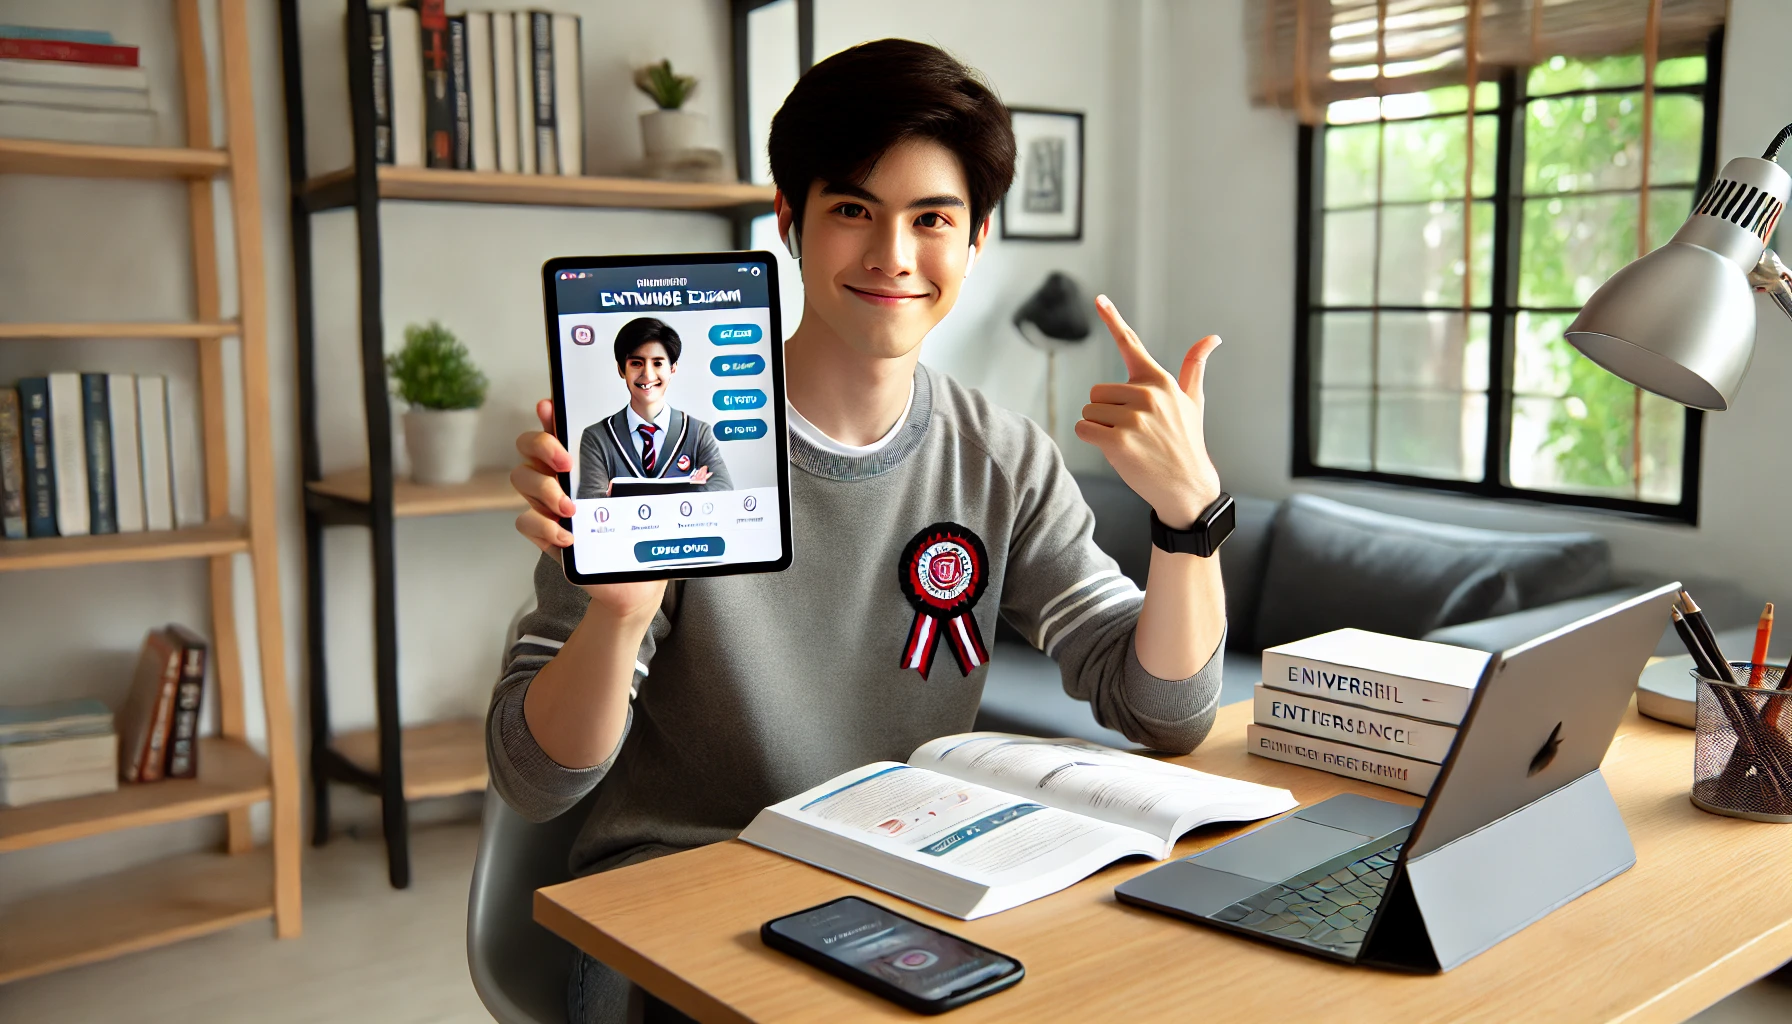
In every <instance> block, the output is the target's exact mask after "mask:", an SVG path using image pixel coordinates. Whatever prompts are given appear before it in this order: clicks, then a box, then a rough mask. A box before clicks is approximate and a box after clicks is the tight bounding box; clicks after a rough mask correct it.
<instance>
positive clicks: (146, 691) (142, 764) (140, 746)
mask: <svg viewBox="0 0 1792 1024" xmlns="http://www.w3.org/2000/svg"><path fill="white" fill-rule="evenodd" d="M181 654H182V646H181V643H180V641H179V639H177V638H176V637H174V636H173V635H171V634H170V633H169V632H168V631H167V630H165V629H152V630H150V631H149V635H147V636H145V637H144V638H143V647H142V649H141V650H140V651H139V652H138V655H137V671H136V675H135V676H133V677H132V680H131V690H130V695H129V696H128V697H127V698H126V701H125V706H124V714H123V715H122V716H120V720H119V723H118V737H119V751H118V768H119V775H120V777H121V778H122V779H123V780H124V781H125V782H155V781H157V780H158V779H160V778H161V777H162V773H163V771H164V770H165V766H166V761H167V748H168V724H169V722H170V721H171V720H172V719H173V716H174V699H175V696H176V694H177V692H178V691H179V689H180V676H181Z"/></svg>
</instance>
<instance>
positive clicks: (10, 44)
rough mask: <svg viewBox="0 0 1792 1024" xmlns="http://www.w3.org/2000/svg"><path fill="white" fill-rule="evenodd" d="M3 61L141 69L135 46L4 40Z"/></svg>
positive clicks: (1, 43) (0, 41) (0, 52)
mask: <svg viewBox="0 0 1792 1024" xmlns="http://www.w3.org/2000/svg"><path fill="white" fill-rule="evenodd" d="M0 57H4V58H6V59H8V60H61V61H68V62H69V63H72V64H110V65H112V66H114V67H121V68H134V67H136V66H137V48H136V47H135V46H106V45H103V44H100V43H65V42H63V41H61V40H59V39H14V38H12V37H11V36H0Z"/></svg>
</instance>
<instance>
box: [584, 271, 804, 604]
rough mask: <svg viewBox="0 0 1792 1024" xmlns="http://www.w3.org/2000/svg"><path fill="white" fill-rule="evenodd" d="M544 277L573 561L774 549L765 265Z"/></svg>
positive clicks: (700, 557)
mask: <svg viewBox="0 0 1792 1024" xmlns="http://www.w3.org/2000/svg"><path fill="white" fill-rule="evenodd" d="M554 285H555V292H556V299H557V301H558V304H559V313H560V323H559V332H560V337H559V345H560V370H561V379H562V382H563V384H564V386H565V389H566V394H565V396H564V401H565V406H566V408H565V416H566V426H567V447H568V449H569V450H570V451H571V453H572V457H573V468H572V497H573V502H574V504H575V505H577V506H578V511H577V512H576V513H575V514H574V516H573V520H572V535H573V547H574V555H575V559H576V562H577V564H578V567H579V569H580V570H581V571H583V572H587V573H599V572H639V571H643V570H650V569H661V568H677V567H685V566H701V565H725V564H738V563H742V562H766V561H772V560H774V559H776V558H778V557H779V556H780V555H781V554H782V552H781V550H780V548H781V545H782V538H781V536H780V531H779V522H780V513H779V500H780V499H779V496H778V444H777V435H776V429H777V422H778V421H777V417H776V414H775V410H774V408H773V406H772V402H773V400H774V398H775V397H776V394H777V391H776V389H775V388H774V387H773V384H772V345H773V344H774V343H776V342H777V341H779V340H780V339H775V338H773V337H772V336H771V335H772V330H771V309H770V302H771V299H772V296H771V294H770V292H769V289H768V287H767V281H766V274H765V270H764V269H763V268H762V267H761V266H760V265H759V264H757V263H738V264H737V263H707V264H692V265H678V266H656V267H626V268H619V269H599V270H561V271H558V272H557V273H556V274H555V281H554Z"/></svg>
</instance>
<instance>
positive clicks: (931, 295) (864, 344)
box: [779, 140, 988, 359]
mask: <svg viewBox="0 0 1792 1024" xmlns="http://www.w3.org/2000/svg"><path fill="white" fill-rule="evenodd" d="M969 197H970V189H969V186H968V184H967V182H966V179H965V173H964V167H963V165H962V164H961V163H960V162H959V160H958V157H957V156H956V155H954V154H953V152H952V151H951V150H949V149H947V148H946V147H945V146H943V145H941V144H939V143H938V142H934V141H932V140H909V141H905V142H900V143H898V144H897V145H895V146H893V147H891V148H890V149H889V150H888V151H886V152H885V153H884V154H883V156H882V157H880V158H879V159H878V160H877V162H876V164H875V165H874V166H873V167H872V169H871V173H870V174H869V175H867V176H866V178H865V180H864V181H862V182H823V181H816V182H812V183H811V184H810V185H809V195H808V198H807V201H806V202H805V204H804V206H803V225H802V250H801V251H802V254H803V264H802V267H803V290H804V304H805V307H806V308H805V310H804V316H805V318H807V317H808V316H811V315H812V316H816V317H818V318H820V319H821V320H822V321H823V322H824V323H825V324H826V325H827V326H828V327H829V328H830V329H831V331H830V333H832V334H833V335H834V336H835V337H837V338H839V339H840V340H841V341H842V342H844V343H845V344H847V345H849V346H851V347H852V348H854V349H856V350H858V351H859V352H861V353H863V354H864V355H868V356H872V357H874V358H883V359H891V358H897V357H900V356H904V355H907V354H908V353H910V352H912V351H914V349H915V348H916V347H917V346H919V345H920V344H921V340H922V339H923V338H925V337H927V333H928V332H929V331H931V330H933V327H934V325H935V324H937V323H939V322H940V320H942V319H944V318H945V316H946V314H947V313H949V312H951V310H952V306H953V304H954V303H955V302H957V301H958V292H959V288H960V287H961V286H962V285H963V283H964V276H965V266H966V263H967V262H968V260H969V258H970V252H971V242H972V240H973V237H975V239H976V240H977V241H978V242H979V244H981V242H982V240H983V238H984V237H986V236H987V234H988V223H987V221H986V222H985V223H984V224H983V225H981V226H980V229H979V230H976V231H975V232H974V231H973V228H972V225H971V210H970V202H969ZM780 207H781V216H780V224H779V227H780V228H781V229H783V228H787V227H790V225H789V221H790V220H792V219H793V217H792V215H791V214H790V213H788V212H786V211H788V207H787V206H785V205H784V204H780ZM790 230H795V229H794V228H793V227H791V228H790Z"/></svg>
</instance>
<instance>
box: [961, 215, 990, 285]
mask: <svg viewBox="0 0 1792 1024" xmlns="http://www.w3.org/2000/svg"><path fill="white" fill-rule="evenodd" d="M989 221H990V218H988V217H985V218H983V226H982V227H980V228H978V229H977V233H976V235H974V236H973V237H972V238H971V252H970V255H968V256H966V257H965V261H964V276H966V277H970V276H971V269H972V268H973V267H975V266H976V265H977V260H978V259H979V258H980V257H982V255H983V247H984V245H985V244H987V243H988V242H989Z"/></svg>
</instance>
